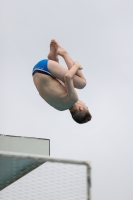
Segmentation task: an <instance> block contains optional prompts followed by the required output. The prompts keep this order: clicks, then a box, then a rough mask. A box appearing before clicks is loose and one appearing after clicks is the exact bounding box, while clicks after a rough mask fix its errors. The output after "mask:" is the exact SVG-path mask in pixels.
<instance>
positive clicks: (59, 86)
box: [33, 73, 74, 111]
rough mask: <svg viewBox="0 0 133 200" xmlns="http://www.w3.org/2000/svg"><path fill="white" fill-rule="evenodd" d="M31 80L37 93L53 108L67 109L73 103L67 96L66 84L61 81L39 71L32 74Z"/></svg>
mask: <svg viewBox="0 0 133 200" xmlns="http://www.w3.org/2000/svg"><path fill="white" fill-rule="evenodd" d="M33 81H34V84H35V86H36V88H37V90H38V92H39V95H40V96H41V97H42V98H43V99H44V100H45V101H46V102H47V103H48V104H49V105H51V106H52V107H54V108H55V109H57V110H60V111H63V110H67V109H69V108H70V107H71V106H72V105H73V104H74V102H73V100H71V99H70V98H69V96H68V93H67V89H66V86H65V84H64V83H63V82H62V81H60V80H58V79H56V78H53V77H51V76H48V75H45V74H40V73H36V74H35V75H34V76H33Z"/></svg>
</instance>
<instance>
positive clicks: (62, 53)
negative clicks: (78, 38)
mask: <svg viewBox="0 0 133 200" xmlns="http://www.w3.org/2000/svg"><path fill="white" fill-rule="evenodd" d="M51 42H52V44H53V46H54V47H55V49H56V50H57V55H60V56H62V57H63V59H64V60H65V63H66V65H67V67H68V69H71V68H72V67H73V65H74V61H73V59H72V58H71V57H70V55H69V54H68V52H67V51H66V50H65V49H64V48H63V47H61V46H60V45H59V43H58V42H57V41H56V40H52V41H51ZM76 75H77V76H79V77H81V78H83V79H84V80H86V79H85V77H84V75H83V73H82V71H81V70H78V71H77V73H76Z"/></svg>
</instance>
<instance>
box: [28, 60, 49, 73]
mask: <svg viewBox="0 0 133 200" xmlns="http://www.w3.org/2000/svg"><path fill="white" fill-rule="evenodd" d="M47 64H48V59H44V60H40V61H39V62H38V63H37V64H36V65H35V66H34V67H33V70H32V75H34V74H35V73H36V72H38V73H42V74H47V75H49V76H52V75H51V73H50V71H49V70H48V67H47Z"/></svg>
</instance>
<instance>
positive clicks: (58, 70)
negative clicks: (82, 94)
mask: <svg viewBox="0 0 133 200" xmlns="http://www.w3.org/2000/svg"><path fill="white" fill-rule="evenodd" d="M47 67H48V70H49V71H50V73H51V75H52V76H53V77H55V78H57V79H59V80H61V81H62V82H64V83H65V81H64V76H65V75H66V73H67V72H68V70H67V69H66V68H65V67H63V66H62V65H60V64H59V63H57V62H55V61H53V60H49V61H48V66H47ZM73 84H74V87H75V88H78V89H82V88H84V87H85V85H86V80H84V79H83V78H81V77H79V76H77V75H75V76H74V78H73Z"/></svg>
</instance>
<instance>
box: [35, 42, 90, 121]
mask: <svg viewBox="0 0 133 200" xmlns="http://www.w3.org/2000/svg"><path fill="white" fill-rule="evenodd" d="M59 55H60V56H62V57H63V58H64V60H65V62H66V64H67V67H68V69H66V68H64V67H63V66H61V65H60V64H59V59H58V56H59ZM81 69H82V67H81V65H80V64H79V63H77V62H74V61H73V60H72V59H71V58H70V56H69V54H68V53H67V52H66V50H65V49H63V48H62V47H61V46H60V45H59V44H58V43H57V42H56V41H55V40H52V41H51V43H50V53H49V54H48V59H44V60H42V61H39V62H38V63H37V64H36V65H35V67H34V68H33V71H32V75H33V81H34V84H35V86H36V88H37V90H38V92H39V95H40V96H41V97H42V98H43V99H44V100H45V101H46V102H47V103H48V104H49V105H50V106H52V107H54V108H55V109H57V110H59V111H64V110H70V113H71V115H72V117H73V119H74V120H75V121H76V122H78V123H85V122H87V121H89V120H91V114H90V113H89V110H88V107H87V106H86V105H85V103H84V102H82V101H80V100H79V98H78V94H77V92H76V90H75V88H78V89H83V88H84V87H85V86H86V79H85V77H84V75H83V73H82V72H81Z"/></svg>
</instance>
